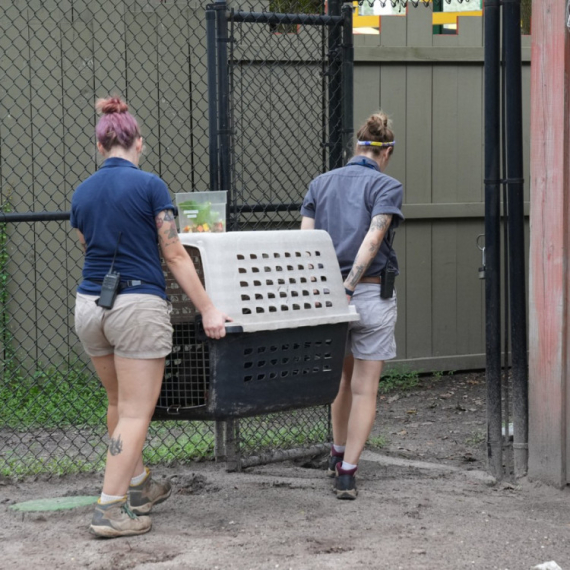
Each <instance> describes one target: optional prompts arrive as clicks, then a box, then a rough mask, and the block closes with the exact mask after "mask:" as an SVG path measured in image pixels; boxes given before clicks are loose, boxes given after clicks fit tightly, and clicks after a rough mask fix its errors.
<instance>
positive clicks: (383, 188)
mask: <svg viewBox="0 0 570 570" xmlns="http://www.w3.org/2000/svg"><path fill="white" fill-rule="evenodd" d="M356 137H357V141H356V147H355V152H354V155H355V156H354V157H353V158H352V159H351V160H350V161H349V162H348V164H347V165H346V166H344V167H342V168H337V169H335V170H332V171H330V172H327V173H325V174H321V175H320V176H318V177H317V178H315V179H314V180H313V181H312V182H311V184H310V186H309V191H308V192H307V195H306V196H305V199H304V201H303V206H302V208H301V214H302V216H303V219H302V222H301V229H306V230H310V229H323V230H326V231H327V232H328V233H329V234H330V236H331V238H332V241H333V243H334V247H335V251H336V255H337V258H338V261H339V265H340V269H341V273H342V276H343V279H344V286H345V292H346V296H347V300H348V302H349V303H352V304H353V305H355V307H356V310H357V312H358V313H359V314H360V321H358V322H355V323H351V324H350V326H349V333H348V339H347V353H346V356H345V360H344V366H343V372H342V378H341V383H340V388H339V392H338V395H337V397H336V399H335V401H334V402H333V404H332V426H333V445H332V447H331V455H330V457H329V466H328V474H329V476H331V477H335V491H336V495H337V497H338V498H339V499H356V495H357V489H356V480H355V473H356V470H357V467H358V461H359V459H360V455H361V453H362V450H363V449H364V445H365V443H366V440H367V439H368V436H369V435H370V432H371V431H372V427H373V425H374V418H375V415H376V397H377V393H378V383H379V380H380V375H381V373H382V367H383V365H384V361H385V360H388V359H390V358H394V357H395V356H396V342H395V339H394V328H395V325H396V316H397V309H396V293H395V290H394V289H393V284H394V279H395V276H396V275H397V273H398V260H397V258H396V253H395V251H394V250H393V248H392V240H393V235H394V230H395V229H396V227H397V226H398V225H399V224H400V222H401V221H402V220H403V219H404V217H403V215H402V212H401V207H402V200H403V190H402V185H401V183H400V182H398V181H397V180H395V179H394V178H391V177H390V176H387V175H386V174H384V170H385V169H386V167H387V166H388V163H389V161H390V158H391V156H392V154H393V152H394V145H395V144H396V141H395V140H394V133H393V131H392V126H391V123H390V121H389V120H388V117H387V116H386V114H385V113H383V112H382V111H379V112H378V113H375V114H373V115H371V116H370V117H369V118H368V119H367V120H366V122H365V123H364V125H363V126H362V127H361V128H360V129H359V130H358V133H357V135H356Z"/></svg>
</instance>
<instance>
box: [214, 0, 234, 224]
mask: <svg viewBox="0 0 570 570" xmlns="http://www.w3.org/2000/svg"><path fill="white" fill-rule="evenodd" d="M214 6H215V9H216V24H217V26H216V27H217V34H216V43H217V47H216V51H217V56H218V144H219V157H220V162H219V165H220V177H219V186H220V190H227V192H228V200H227V203H226V218H227V224H226V227H227V228H228V229H230V228H233V225H234V223H235V220H232V219H231V209H230V205H231V202H232V188H231V172H230V167H231V157H230V153H231V139H230V111H229V104H230V103H229V99H230V89H229V79H228V17H227V5H226V2H225V0H216V3H215V4H214Z"/></svg>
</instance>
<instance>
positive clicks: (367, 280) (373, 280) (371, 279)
mask: <svg viewBox="0 0 570 570" xmlns="http://www.w3.org/2000/svg"><path fill="white" fill-rule="evenodd" d="M347 277H348V275H343V276H342V279H343V280H346V278H347ZM358 283H377V284H378V285H379V284H380V277H379V276H377V277H362V279H360V281H359V282H358Z"/></svg>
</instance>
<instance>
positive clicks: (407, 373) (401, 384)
mask: <svg viewBox="0 0 570 570" xmlns="http://www.w3.org/2000/svg"><path fill="white" fill-rule="evenodd" d="M419 383H420V374H419V372H416V371H415V370H409V369H407V368H390V369H389V370H387V371H386V372H385V373H384V374H382V377H381V378H380V386H379V387H378V391H379V392H380V393H381V394H387V393H388V392H397V391H403V390H412V389H413V388H416V387H417V386H418V385H419Z"/></svg>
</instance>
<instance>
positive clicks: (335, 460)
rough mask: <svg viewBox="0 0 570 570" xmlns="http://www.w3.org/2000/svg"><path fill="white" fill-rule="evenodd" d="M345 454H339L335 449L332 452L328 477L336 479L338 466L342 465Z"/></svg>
mask: <svg viewBox="0 0 570 570" xmlns="http://www.w3.org/2000/svg"><path fill="white" fill-rule="evenodd" d="M343 457H344V453H341V454H339V453H338V452H336V451H335V450H334V449H332V450H331V454H330V455H329V466H328V469H327V477H336V466H337V465H338V464H340V463H342V459H343Z"/></svg>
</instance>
